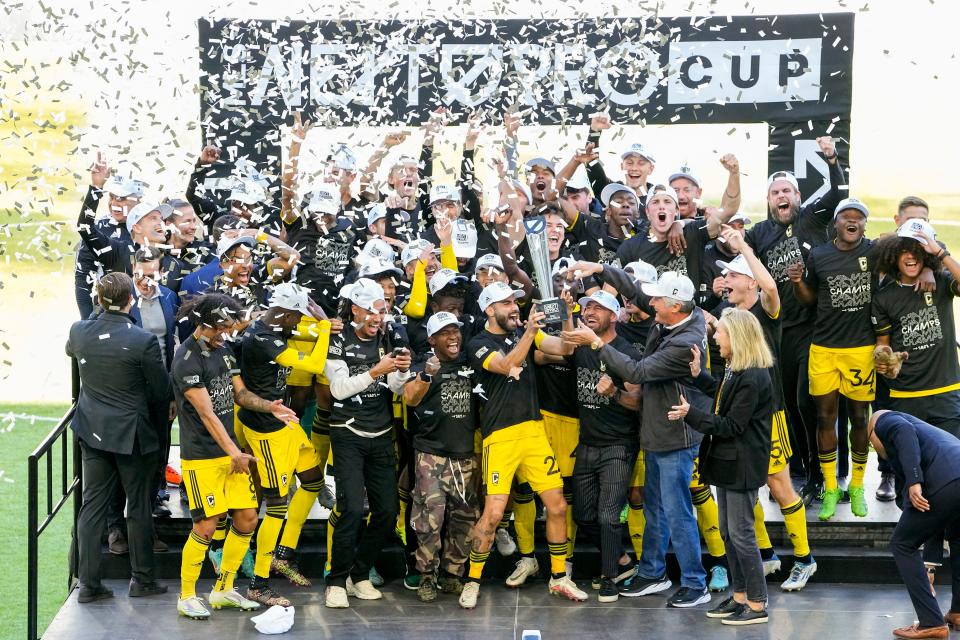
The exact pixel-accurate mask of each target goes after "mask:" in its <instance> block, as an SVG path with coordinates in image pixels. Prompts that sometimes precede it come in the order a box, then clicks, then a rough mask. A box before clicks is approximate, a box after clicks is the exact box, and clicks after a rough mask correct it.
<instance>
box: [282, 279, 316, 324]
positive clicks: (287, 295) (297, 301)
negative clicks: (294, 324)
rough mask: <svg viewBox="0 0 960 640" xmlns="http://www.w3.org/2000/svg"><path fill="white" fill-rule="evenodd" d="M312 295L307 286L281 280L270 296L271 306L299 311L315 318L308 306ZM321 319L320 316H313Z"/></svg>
mask: <svg viewBox="0 0 960 640" xmlns="http://www.w3.org/2000/svg"><path fill="white" fill-rule="evenodd" d="M309 300H310V296H309V294H308V293H307V289H306V288H305V287H301V286H300V285H298V284H296V283H293V282H281V283H280V284H278V285H277V286H276V288H275V289H274V290H273V295H272V296H270V306H271V307H279V308H281V309H286V310H287V311H299V312H300V313H302V314H303V315H305V316H307V317H308V318H313V316H312V315H310V311H309V309H308V307H307V302H308V301H309ZM313 319H314V320H319V318H313Z"/></svg>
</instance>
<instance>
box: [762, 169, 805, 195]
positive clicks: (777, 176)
mask: <svg viewBox="0 0 960 640" xmlns="http://www.w3.org/2000/svg"><path fill="white" fill-rule="evenodd" d="M777 180H786V181H787V182H789V183H790V184H791V185H793V188H794V189H796V190H797V191H800V183H799V182H797V176H795V175H793V172H791V171H774V172H773V173H771V174H770V177H769V178H767V189H769V188H770V187H772V186H773V183H774V182H776V181H777Z"/></svg>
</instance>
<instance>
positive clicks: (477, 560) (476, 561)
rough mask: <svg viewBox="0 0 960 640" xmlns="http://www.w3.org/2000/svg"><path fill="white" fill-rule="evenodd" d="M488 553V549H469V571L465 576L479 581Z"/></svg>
mask: <svg viewBox="0 0 960 640" xmlns="http://www.w3.org/2000/svg"><path fill="white" fill-rule="evenodd" d="M489 555H490V552H489V551H474V550H473V549H471V550H470V572H469V573H468V574H467V576H468V577H469V578H470V579H471V580H476V581H477V582H479V581H480V577H481V576H482V575H483V565H484V564H486V562H487V557H488V556H489Z"/></svg>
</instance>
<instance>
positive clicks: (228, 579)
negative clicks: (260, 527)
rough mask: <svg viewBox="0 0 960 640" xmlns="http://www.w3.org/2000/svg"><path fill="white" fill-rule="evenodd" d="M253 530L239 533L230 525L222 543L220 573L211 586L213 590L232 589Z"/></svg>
mask: <svg viewBox="0 0 960 640" xmlns="http://www.w3.org/2000/svg"><path fill="white" fill-rule="evenodd" d="M252 537H253V532H252V531H251V532H250V533H240V532H239V531H237V530H236V529H234V528H233V527H230V535H228V536H227V539H226V540H225V541H224V543H223V561H222V562H221V563H220V575H219V576H218V577H217V582H216V584H214V586H213V590H214V591H230V590H231V589H233V580H234V578H236V577H237V570H238V569H239V568H240V563H242V562H243V557H244V556H245V555H247V549H249V548H250V538H252Z"/></svg>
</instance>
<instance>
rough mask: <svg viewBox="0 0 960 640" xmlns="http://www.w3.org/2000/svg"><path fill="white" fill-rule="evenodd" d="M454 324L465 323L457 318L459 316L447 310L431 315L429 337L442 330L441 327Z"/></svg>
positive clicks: (428, 329) (428, 322)
mask: <svg viewBox="0 0 960 640" xmlns="http://www.w3.org/2000/svg"><path fill="white" fill-rule="evenodd" d="M452 324H455V325H457V326H458V327H462V326H463V323H462V322H460V321H459V320H457V316H455V315H453V314H452V313H449V312H447V311H438V312H437V313H435V314H433V315H432V316H430V319H429V320H427V337H428V338H429V337H430V336H432V335H433V334H435V333H436V332H437V331H440V329H443V328H444V327H449V326H450V325H452Z"/></svg>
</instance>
